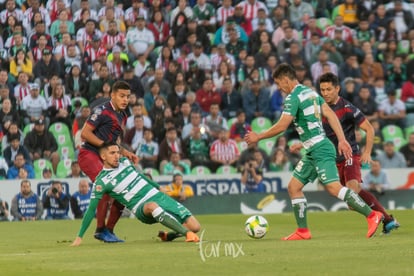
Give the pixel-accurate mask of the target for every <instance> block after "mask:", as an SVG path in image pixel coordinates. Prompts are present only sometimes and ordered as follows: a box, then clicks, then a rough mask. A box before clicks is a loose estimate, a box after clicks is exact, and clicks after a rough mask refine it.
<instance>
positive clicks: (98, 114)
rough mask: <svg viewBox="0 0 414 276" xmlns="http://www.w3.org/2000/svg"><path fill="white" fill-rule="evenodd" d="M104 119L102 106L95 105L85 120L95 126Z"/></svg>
mask: <svg viewBox="0 0 414 276" xmlns="http://www.w3.org/2000/svg"><path fill="white" fill-rule="evenodd" d="M105 119H106V115H104V114H102V107H97V108H95V109H94V111H93V112H92V114H91V115H90V116H89V118H88V120H87V121H86V122H87V123H88V124H90V125H92V126H94V127H95V128H97V127H98V126H99V125H101V124H102V123H103V122H104V121H105Z"/></svg>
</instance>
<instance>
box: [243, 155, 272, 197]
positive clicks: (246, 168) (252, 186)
mask: <svg viewBox="0 0 414 276" xmlns="http://www.w3.org/2000/svg"><path fill="white" fill-rule="evenodd" d="M240 171H241V173H242V175H241V179H240V183H241V185H242V189H243V190H244V191H245V192H247V193H252V192H253V193H254V192H259V193H263V192H265V191H266V187H265V186H264V184H263V171H262V170H261V169H259V166H258V164H257V161H256V159H255V158H254V157H253V158H251V159H250V160H248V162H246V163H244V164H243V165H242V166H241V167H240Z"/></svg>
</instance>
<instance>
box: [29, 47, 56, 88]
mask: <svg viewBox="0 0 414 276" xmlns="http://www.w3.org/2000/svg"><path fill="white" fill-rule="evenodd" d="M53 74H58V75H61V74H62V71H61V67H60V65H59V63H58V62H57V61H56V60H55V59H52V51H51V50H50V49H48V48H45V49H43V51H42V59H41V60H40V61H38V62H37V63H36V64H35V65H34V67H33V75H34V78H35V79H36V81H37V82H38V83H40V84H41V87H44V85H45V84H46V83H48V82H49V81H50V79H51V77H52V75H53Z"/></svg>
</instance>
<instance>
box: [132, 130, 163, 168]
mask: <svg viewBox="0 0 414 276" xmlns="http://www.w3.org/2000/svg"><path fill="white" fill-rule="evenodd" d="M153 137H154V135H153V133H152V130H151V129H149V128H144V135H143V138H142V139H141V140H140V141H139V143H138V147H137V149H136V152H135V154H136V155H137V156H138V157H139V158H140V161H139V162H140V165H141V167H142V168H154V169H156V168H157V160H158V153H159V146H158V143H156V142H155V141H154V140H153Z"/></svg>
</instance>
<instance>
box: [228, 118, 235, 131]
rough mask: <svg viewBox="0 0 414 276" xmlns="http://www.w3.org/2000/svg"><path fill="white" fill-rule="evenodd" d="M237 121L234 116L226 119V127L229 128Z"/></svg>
mask: <svg viewBox="0 0 414 276" xmlns="http://www.w3.org/2000/svg"><path fill="white" fill-rule="evenodd" d="M236 121H237V118H236V117H234V118H230V119H228V120H227V127H228V128H229V130H230V128H231V126H232V125H233V124H234V123H235V122H236Z"/></svg>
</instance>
